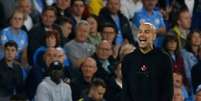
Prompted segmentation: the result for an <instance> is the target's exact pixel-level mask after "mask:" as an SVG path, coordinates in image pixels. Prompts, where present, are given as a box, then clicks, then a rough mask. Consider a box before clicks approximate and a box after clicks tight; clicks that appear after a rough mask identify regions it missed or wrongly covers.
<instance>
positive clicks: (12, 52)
mask: <svg viewBox="0 0 201 101" xmlns="http://www.w3.org/2000/svg"><path fill="white" fill-rule="evenodd" d="M4 51H5V59H6V60H7V61H13V60H14V59H15V57H16V52H17V50H16V48H15V47H10V46H8V47H5V49H4Z"/></svg>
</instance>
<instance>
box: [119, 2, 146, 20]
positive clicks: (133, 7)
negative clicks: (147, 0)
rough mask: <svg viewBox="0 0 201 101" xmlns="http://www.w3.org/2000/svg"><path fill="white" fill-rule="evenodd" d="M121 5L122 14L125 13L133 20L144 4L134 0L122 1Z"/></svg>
mask: <svg viewBox="0 0 201 101" xmlns="http://www.w3.org/2000/svg"><path fill="white" fill-rule="evenodd" d="M120 4H121V8H120V10H121V13H123V14H124V15H125V16H126V17H127V18H128V19H132V18H133V16H134V13H135V12H138V11H140V10H141V9H142V7H143V5H142V2H141V1H140V0H139V1H138V2H136V3H135V2H134V0H120Z"/></svg>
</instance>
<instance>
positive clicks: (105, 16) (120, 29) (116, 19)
mask: <svg viewBox="0 0 201 101" xmlns="http://www.w3.org/2000/svg"><path fill="white" fill-rule="evenodd" d="M99 23H100V27H103V26H104V25H105V24H108V23H109V24H113V25H114V26H115V28H116V29H117V36H116V38H115V44H116V45H122V44H123V42H124V40H125V39H127V40H128V41H129V43H131V44H134V37H133V35H132V30H131V26H130V24H129V21H128V19H127V18H126V17H125V16H124V15H123V14H122V13H121V12H120V0H108V2H107V5H106V7H104V8H103V9H102V10H101V11H100V15H99Z"/></svg>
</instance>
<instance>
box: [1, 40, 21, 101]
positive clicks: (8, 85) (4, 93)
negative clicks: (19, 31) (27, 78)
mask: <svg viewBox="0 0 201 101" xmlns="http://www.w3.org/2000/svg"><path fill="white" fill-rule="evenodd" d="M17 48H18V46H17V43H16V42H14V41H8V42H6V43H5V45H4V51H5V53H4V58H3V59H2V60H1V61H0V66H1V68H0V100H1V101H9V98H10V97H11V96H13V95H15V94H19V95H21V94H23V90H24V89H23V86H24V82H23V76H22V69H21V66H20V64H19V63H17V62H16V61H15V57H16V54H17Z"/></svg>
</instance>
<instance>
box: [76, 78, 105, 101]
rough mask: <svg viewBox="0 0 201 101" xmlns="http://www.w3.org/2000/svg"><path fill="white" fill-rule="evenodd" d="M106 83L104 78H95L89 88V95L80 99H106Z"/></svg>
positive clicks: (88, 100)
mask: <svg viewBox="0 0 201 101" xmlns="http://www.w3.org/2000/svg"><path fill="white" fill-rule="evenodd" d="M105 92H106V84H105V82H104V81H103V80H102V79H94V80H93V81H92V83H91V86H90V88H89V93H88V95H86V96H84V97H83V98H81V99H80V100H78V101H105V99H104V94H105Z"/></svg>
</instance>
